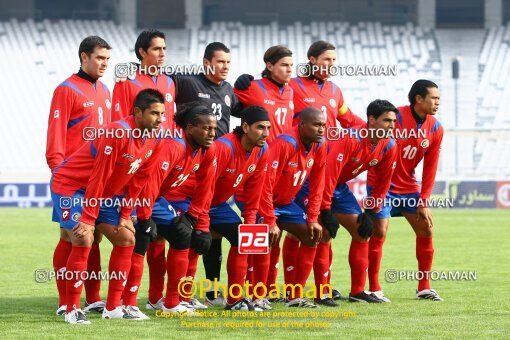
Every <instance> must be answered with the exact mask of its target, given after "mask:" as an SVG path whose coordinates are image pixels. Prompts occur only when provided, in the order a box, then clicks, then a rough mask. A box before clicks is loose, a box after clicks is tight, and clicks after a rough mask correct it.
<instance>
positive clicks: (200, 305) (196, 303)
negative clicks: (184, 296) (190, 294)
mask: <svg viewBox="0 0 510 340" xmlns="http://www.w3.org/2000/svg"><path fill="white" fill-rule="evenodd" d="M189 304H190V305H191V307H192V308H193V309H207V306H206V305H204V304H203V303H201V302H200V301H198V299H197V298H195V297H194V298H191V300H190V301H189Z"/></svg>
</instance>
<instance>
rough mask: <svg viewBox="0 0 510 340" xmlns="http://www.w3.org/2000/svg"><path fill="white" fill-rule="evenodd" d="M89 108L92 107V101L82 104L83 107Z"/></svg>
mask: <svg viewBox="0 0 510 340" xmlns="http://www.w3.org/2000/svg"><path fill="white" fill-rule="evenodd" d="M89 106H94V101H92V100H91V101H89V102H85V103H83V107H89Z"/></svg>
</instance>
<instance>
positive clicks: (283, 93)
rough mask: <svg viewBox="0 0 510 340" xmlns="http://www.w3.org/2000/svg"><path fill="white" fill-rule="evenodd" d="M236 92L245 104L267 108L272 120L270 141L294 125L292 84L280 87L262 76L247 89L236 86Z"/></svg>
mask: <svg viewBox="0 0 510 340" xmlns="http://www.w3.org/2000/svg"><path fill="white" fill-rule="evenodd" d="M234 93H235V94H236V95H237V97H238V98H239V101H240V102H241V103H242V104H243V105H244V106H250V105H257V106H262V107H263V108H265V109H266V110H267V112H268V113H269V121H270V122H271V130H269V137H268V139H267V142H268V143H271V142H272V141H273V140H275V139H276V137H278V136H279V135H281V134H282V132H283V131H286V130H288V129H290V128H291V127H292V119H293V117H294V103H293V102H292V97H293V90H292V88H291V87H290V86H288V85H285V86H283V87H278V85H276V84H275V83H273V82H272V81H271V80H269V79H267V78H262V79H257V80H253V81H252V82H251V85H250V87H248V88H247V89H246V90H238V89H236V88H234Z"/></svg>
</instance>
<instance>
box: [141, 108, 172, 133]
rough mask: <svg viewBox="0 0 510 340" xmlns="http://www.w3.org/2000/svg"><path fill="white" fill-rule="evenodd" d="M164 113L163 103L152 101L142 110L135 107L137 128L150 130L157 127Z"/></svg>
mask: <svg viewBox="0 0 510 340" xmlns="http://www.w3.org/2000/svg"><path fill="white" fill-rule="evenodd" d="M164 114H165V104H162V103H152V104H151V106H150V107H149V108H147V109H145V110H144V111H143V112H142V110H140V108H138V107H135V120H136V124H137V125H138V128H140V129H142V130H148V131H152V130H154V129H157V128H159V126H160V125H161V122H162V118H163V115H164Z"/></svg>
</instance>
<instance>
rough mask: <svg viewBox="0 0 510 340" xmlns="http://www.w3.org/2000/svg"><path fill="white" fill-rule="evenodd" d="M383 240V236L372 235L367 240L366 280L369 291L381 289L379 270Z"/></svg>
mask: <svg viewBox="0 0 510 340" xmlns="http://www.w3.org/2000/svg"><path fill="white" fill-rule="evenodd" d="M384 240H385V238H379V237H376V236H372V237H370V241H369V242H368V282H369V286H370V291H371V292H377V291H379V290H381V285H380V284H379V270H380V268H381V259H382V253H383V251H382V250H383V244H384Z"/></svg>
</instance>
